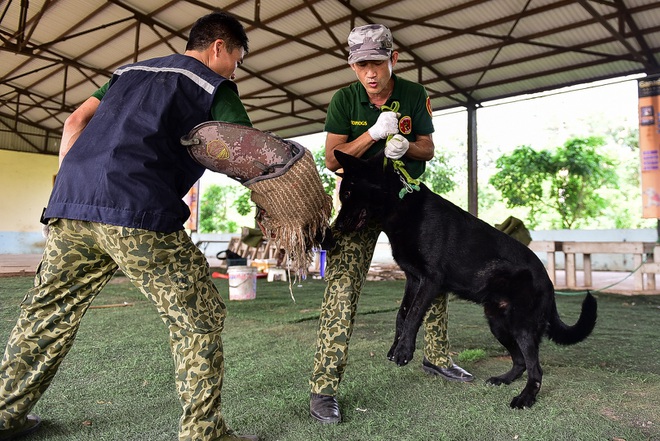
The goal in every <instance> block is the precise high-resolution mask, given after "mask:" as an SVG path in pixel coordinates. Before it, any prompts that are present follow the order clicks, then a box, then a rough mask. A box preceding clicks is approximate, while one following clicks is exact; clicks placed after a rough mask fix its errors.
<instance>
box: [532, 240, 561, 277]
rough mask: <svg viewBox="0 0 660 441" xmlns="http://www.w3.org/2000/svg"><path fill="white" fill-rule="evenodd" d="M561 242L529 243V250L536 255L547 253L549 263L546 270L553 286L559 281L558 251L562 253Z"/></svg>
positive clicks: (540, 241) (539, 241) (538, 241)
mask: <svg viewBox="0 0 660 441" xmlns="http://www.w3.org/2000/svg"><path fill="white" fill-rule="evenodd" d="M561 244H562V243H561V242H556V241H554V240H533V241H531V242H530V243H529V245H528V246H529V248H530V249H531V250H532V251H534V252H536V253H546V256H547V263H546V269H547V270H548V276H549V277H550V280H551V281H552V283H553V285H554V284H555V283H556V281H557V264H556V258H557V255H556V253H557V251H561V250H562V249H561Z"/></svg>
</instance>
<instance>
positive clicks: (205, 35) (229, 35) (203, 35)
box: [186, 11, 248, 54]
mask: <svg viewBox="0 0 660 441" xmlns="http://www.w3.org/2000/svg"><path fill="white" fill-rule="evenodd" d="M218 39H221V40H224V42H225V44H226V45H227V50H229V51H232V50H234V49H236V48H238V47H242V48H243V49H244V50H245V53H246V54H247V53H248V37H247V35H246V33H245V28H243V25H242V24H241V23H240V22H239V21H238V20H237V19H236V17H234V16H233V15H231V14H228V13H226V12H223V11H217V12H212V13H210V14H208V15H205V16H203V17H201V18H199V19H198V20H197V21H196V22H195V24H193V26H192V28H191V29H190V35H189V36H188V43H186V50H196V51H202V50H204V49H206V48H207V47H208V46H209V45H210V44H211V43H213V42H214V41H215V40H218Z"/></svg>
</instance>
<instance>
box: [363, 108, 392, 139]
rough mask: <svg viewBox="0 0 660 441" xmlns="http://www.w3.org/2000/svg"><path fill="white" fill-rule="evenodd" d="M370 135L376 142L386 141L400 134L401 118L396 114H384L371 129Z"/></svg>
mask: <svg viewBox="0 0 660 441" xmlns="http://www.w3.org/2000/svg"><path fill="white" fill-rule="evenodd" d="M368 131H369V135H371V138H372V139H373V140H374V141H378V140H379V139H385V138H387V137H388V136H389V135H394V134H395V133H399V116H398V114H397V113H396V112H383V113H381V114H380V115H379V116H378V119H377V120H376V123H375V124H374V125H373V126H371V127H369V130H368Z"/></svg>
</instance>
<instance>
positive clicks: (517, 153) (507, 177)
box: [490, 136, 617, 228]
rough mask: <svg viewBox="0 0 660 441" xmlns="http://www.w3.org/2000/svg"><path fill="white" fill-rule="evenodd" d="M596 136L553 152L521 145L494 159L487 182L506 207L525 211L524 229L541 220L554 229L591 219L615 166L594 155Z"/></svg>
mask: <svg viewBox="0 0 660 441" xmlns="http://www.w3.org/2000/svg"><path fill="white" fill-rule="evenodd" d="M604 144H605V143H604V140H603V139H602V138H600V137H596V136H591V137H588V138H571V139H569V140H568V141H566V143H565V144H564V145H563V146H562V147H558V148H556V150H555V151H554V152H550V151H548V150H542V151H535V150H533V149H532V148H531V147H529V146H521V147H518V148H517V149H515V150H514V151H513V152H512V153H511V154H509V155H503V156H501V157H500V158H498V159H497V162H496V168H497V169H498V170H499V171H498V172H497V173H495V174H494V175H493V176H492V177H491V178H490V183H491V184H492V185H493V186H494V187H495V188H496V189H497V190H498V191H500V193H501V194H502V196H503V197H504V198H505V199H506V201H507V207H509V208H512V207H523V206H524V207H528V208H529V210H530V211H529V216H528V219H527V222H528V223H529V227H530V228H534V227H535V226H536V225H537V224H538V218H539V216H541V215H548V216H553V218H552V223H553V227H555V228H572V227H575V226H579V224H584V223H586V222H587V221H588V220H589V219H592V218H595V217H597V216H598V215H599V214H600V213H601V212H602V211H603V210H604V209H605V208H606V207H607V200H606V199H605V198H604V197H602V196H601V194H600V190H601V189H602V188H607V187H610V188H615V187H616V186H617V174H616V171H615V166H616V163H615V161H614V160H613V159H611V158H609V157H607V156H606V155H602V154H600V153H598V151H597V150H598V148H599V147H602V146H603V145H604Z"/></svg>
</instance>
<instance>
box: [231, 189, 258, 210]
mask: <svg viewBox="0 0 660 441" xmlns="http://www.w3.org/2000/svg"><path fill="white" fill-rule="evenodd" d="M236 193H238V196H237V197H236V200H234V202H233V204H232V205H233V206H234V207H236V211H238V214H240V215H241V216H247V215H248V214H250V212H253V211H254V210H255V208H256V206H255V204H254V202H252V199H250V194H251V192H250V190H248V188H247V187H243V188H242V189H241V190H240V191H238V190H237V191H236Z"/></svg>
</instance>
